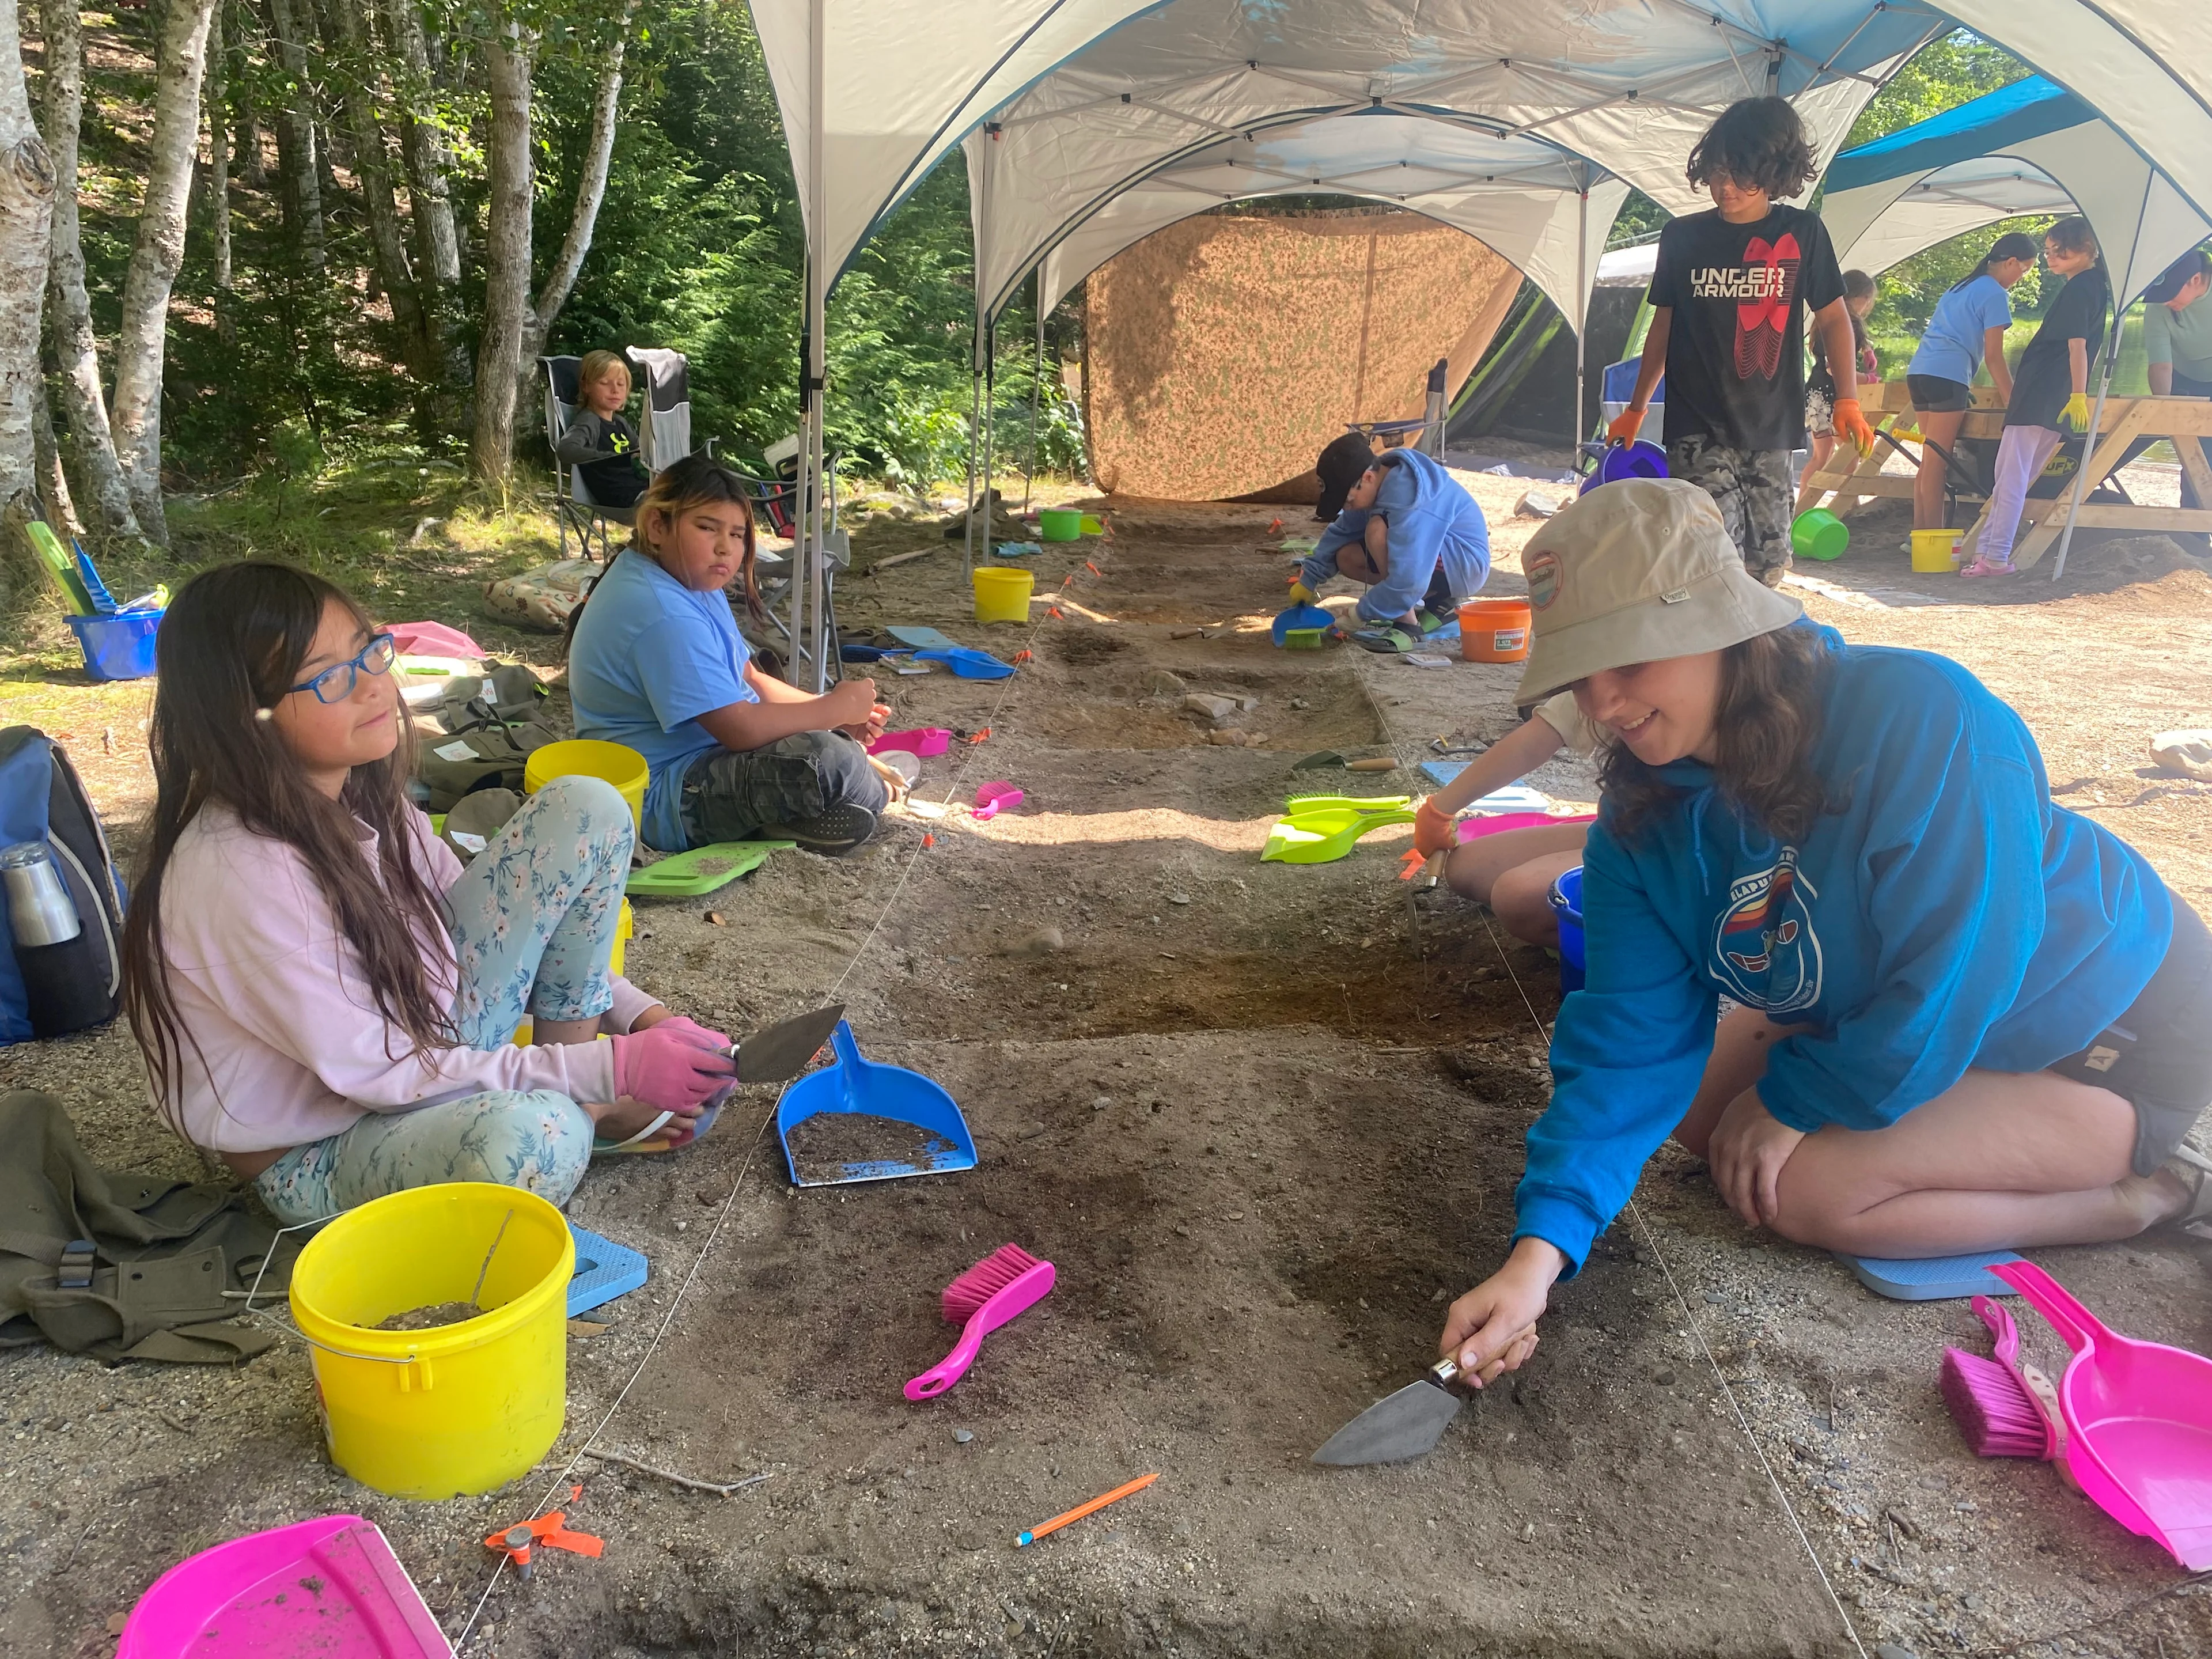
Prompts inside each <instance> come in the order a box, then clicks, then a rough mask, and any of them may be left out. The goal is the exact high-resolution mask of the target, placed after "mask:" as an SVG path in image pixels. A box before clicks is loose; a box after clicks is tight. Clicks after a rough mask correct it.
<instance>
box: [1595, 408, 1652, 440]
mask: <svg viewBox="0 0 2212 1659" xmlns="http://www.w3.org/2000/svg"><path fill="white" fill-rule="evenodd" d="M1643 430H1644V411H1643V410H1640V409H1624V410H1621V411H1620V414H1618V415H1616V416H1613V422H1612V424H1611V425H1609V426H1607V428H1606V429H1605V435H1606V436H1607V437H1608V438H1610V439H1611V440H1612V441H1613V442H1615V443H1617V444H1632V443H1634V442H1635V441H1636V435H1637V434H1638V433H1639V432H1641V431H1643Z"/></svg>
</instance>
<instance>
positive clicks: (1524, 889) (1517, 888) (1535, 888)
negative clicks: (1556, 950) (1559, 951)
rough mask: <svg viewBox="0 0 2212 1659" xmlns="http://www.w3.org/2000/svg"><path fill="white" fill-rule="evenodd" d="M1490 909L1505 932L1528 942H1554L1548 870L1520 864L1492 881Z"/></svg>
mask: <svg viewBox="0 0 2212 1659" xmlns="http://www.w3.org/2000/svg"><path fill="white" fill-rule="evenodd" d="M1490 908H1492V910H1493V911H1495V912H1496V913H1497V915H1498V921H1500V922H1501V923H1503V924H1504V927H1505V931H1506V932H1507V933H1510V934H1512V935H1513V937H1514V938H1516V939H1525V940H1527V941H1528V943H1529V944H1531V945H1557V944H1558V943H1559V916H1558V915H1557V914H1556V913H1555V912H1554V911H1553V908H1552V881H1551V873H1550V872H1549V871H1548V870H1547V869H1541V868H1539V867H1538V866H1534V865H1528V864H1519V865H1516V866H1513V868H1511V869H1510V870H1508V871H1506V872H1504V873H1503V874H1501V875H1500V876H1499V877H1498V879H1497V880H1496V881H1494V882H1493V883H1492V884H1491V889H1490Z"/></svg>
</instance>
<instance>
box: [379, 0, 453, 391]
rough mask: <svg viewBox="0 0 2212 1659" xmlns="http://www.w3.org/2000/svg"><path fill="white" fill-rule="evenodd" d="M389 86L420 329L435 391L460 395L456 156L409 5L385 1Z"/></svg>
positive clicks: (419, 19)
mask: <svg viewBox="0 0 2212 1659" xmlns="http://www.w3.org/2000/svg"><path fill="white" fill-rule="evenodd" d="M386 16H387V19H388V21H389V22H390V25H391V30H392V47H393V55H394V57H395V58H397V60H398V62H397V64H396V65H395V68H394V78H395V79H396V80H398V82H399V84H400V87H401V107H402V110H403V111H404V113H403V115H402V118H401V120H400V127H399V140H400V148H401V151H402V154H403V155H404V156H405V158H406V161H407V201H408V208H409V218H410V223H411V225H412V228H413V230H414V233H415V279H416V284H417V286H418V288H419V289H420V292H421V295H422V326H423V333H424V336H425V337H426V338H427V339H428V343H429V349H430V354H431V356H432V358H433V360H434V361H435V362H436V364H437V366H438V368H437V376H438V381H439V384H440V385H441V386H443V387H444V388H446V389H447V390H448V391H453V392H459V391H461V390H463V389H465V388H466V386H468V384H469V380H470V377H471V364H470V362H469V351H468V346H467V344H466V343H465V341H464V340H463V339H462V338H461V301H460V291H461V244H460V238H459V235H458V234H456V230H455V228H454V224H453V196H452V194H451V191H450V188H449V186H448V185H447V179H449V177H450V176H451V174H452V172H453V155H452V152H451V151H450V150H449V149H448V148H447V143H446V134H445V130H444V128H442V127H441V126H440V125H439V123H438V112H437V108H436V106H435V101H434V98H433V94H434V91H435V83H434V82H433V80H432V78H431V73H430V48H429V44H428V41H426V40H424V39H423V37H422V17H421V15H419V14H418V13H417V12H416V9H415V3H414V0H389V3H388V5H387V7H386Z"/></svg>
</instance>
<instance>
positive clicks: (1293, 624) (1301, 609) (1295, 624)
mask: <svg viewBox="0 0 2212 1659" xmlns="http://www.w3.org/2000/svg"><path fill="white" fill-rule="evenodd" d="M1335 626H1336V618H1335V617H1333V616H1331V615H1330V614H1329V613H1328V611H1324V610H1322V608H1321V607H1320V606H1319V605H1289V606H1286V607H1285V608H1284V609H1283V610H1280V611H1277V612H1276V613H1275V625H1274V627H1273V628H1272V629H1269V630H1268V631H1269V632H1270V633H1271V634H1273V635H1274V639H1275V643H1276V644H1277V645H1278V646H1279V645H1281V644H1282V642H1283V635H1285V634H1287V633H1289V632H1290V631H1291V629H1293V628H1334V627H1335Z"/></svg>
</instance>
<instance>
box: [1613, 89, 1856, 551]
mask: <svg viewBox="0 0 2212 1659" xmlns="http://www.w3.org/2000/svg"><path fill="white" fill-rule="evenodd" d="M1817 171H1818V169H1817V167H1815V166H1814V161H1813V151H1812V149H1811V147H1810V146H1809V145H1808V144H1807V143H1806V142H1805V128H1804V125H1803V124H1802V122H1800V121H1799V120H1798V118H1797V112H1796V110H1794V109H1792V108H1791V107H1790V105H1789V104H1788V103H1787V102H1786V101H1784V100H1782V99H1779V98H1747V99H1744V100H1742V101H1741V102H1739V103H1735V104H1732V105H1730V106H1729V107H1728V108H1727V109H1726V110H1724V111H1723V112H1722V114H1721V118H1720V119H1718V120H1717V121H1716V122H1714V123H1713V125H1711V127H1710V128H1708V129H1707V130H1706V132H1705V137H1702V138H1700V139H1699V141H1698V145H1697V148H1696V149H1692V151H1691V152H1690V164H1689V168H1688V173H1689V179H1690V183H1691V185H1692V186H1697V185H1702V186H1704V187H1705V189H1706V190H1708V191H1711V193H1712V198H1713V207H1712V210H1711V211H1710V212H1706V213H1692V214H1687V215H1685V216H1683V217H1681V218H1679V219H1674V220H1671V221H1669V222H1668V225H1667V227H1666V228H1665V229H1663V230H1662V231H1661V232H1660V233H1659V256H1658V264H1657V266H1656V269H1655V270H1653V272H1652V276H1651V306H1652V310H1653V313H1654V314H1653V316H1652V319H1651V331H1650V334H1649V335H1648V336H1646V337H1645V338H1644V361H1643V362H1642V364H1641V365H1640V366H1639V367H1638V370H1637V374H1636V393H1635V395H1634V396H1633V397H1632V398H1630V399H1629V403H1628V408H1627V410H1626V411H1625V412H1623V413H1622V414H1621V415H1620V417H1619V418H1618V419H1616V420H1615V421H1614V422H1613V424H1612V425H1611V426H1610V427H1609V428H1607V434H1608V435H1609V436H1611V437H1613V439H1615V440H1617V441H1620V442H1623V443H1632V442H1633V441H1635V439H1636V435H1637V434H1638V431H1640V430H1641V429H1642V428H1643V425H1644V410H1645V409H1646V408H1647V407H1648V406H1649V405H1650V401H1651V392H1652V389H1653V388H1654V387H1655V386H1657V385H1658V383H1659V377H1660V374H1662V372H1663V373H1664V374H1665V375H1666V377H1667V465H1668V470H1669V471H1671V472H1672V473H1673V474H1674V477H1678V478H1686V479H1688V480H1689V481H1690V482H1691V483H1694V484H1697V485H1699V486H1700V487H1701V488H1702V489H1705V492H1706V493H1707V494H1708V495H1711V497H1712V498H1713V500H1714V501H1716V502H1717V503H1718V504H1719V507H1720V509H1721V517H1722V519H1723V520H1724V521H1725V522H1726V523H1727V525H1728V527H1729V535H1730V536H1731V537H1732V538H1734V540H1735V544H1736V550H1737V551H1738V552H1740V553H1741V554H1742V555H1743V563H1744V568H1746V569H1747V570H1748V571H1750V572H1751V574H1753V575H1754V576H1756V577H1758V578H1759V580H1761V581H1763V582H1765V584H1766V585H1767V586H1770V587H1772V586H1777V585H1778V584H1779V583H1780V581H1781V580H1782V578H1783V577H1784V575H1785V574H1788V573H1789V569H1790V507H1791V501H1790V451H1791V450H1793V449H1796V447H1799V446H1800V445H1802V443H1803V442H1804V441H1805V315H1806V313H1807V312H1808V311H1809V312H1811V313H1813V316H1814V322H1815V324H1816V325H1818V326H1819V328H1820V338H1821V341H1822V343H1824V344H1825V345H1826V348H1827V360H1828V362H1831V363H1833V364H1837V365H1839V367H1838V368H1837V370H1836V397H1835V432H1836V435H1837V436H1838V437H1839V438H1848V439H1850V441H1851V442H1852V443H1854V444H1855V445H1857V447H1858V450H1859V453H1861V454H1862V455H1863V454H1865V453H1868V452H1869V451H1870V450H1871V449H1872V448H1873V447H1874V429H1873V428H1871V427H1869V425H1868V424H1867V419H1866V416H1865V415H1864V414H1863V412H1862V411H1861V410H1860V409H1859V399H1858V382H1857V375H1856V374H1855V372H1854V371H1855V368H1856V363H1857V349H1856V346H1855V343H1854V341H1853V338H1852V335H1851V322H1850V314H1849V313H1848V312H1846V311H1845V309H1844V274H1843V272H1842V271H1841V270H1838V269H1837V265H1836V250H1835V247H1834V246H1833V244H1832V243H1831V242H1830V241H1829V240H1828V231H1827V228H1826V226H1825V225H1823V224H1822V223H1821V222H1820V220H1819V219H1817V218H1815V217H1814V216H1813V215H1812V214H1809V213H1807V212H1806V211H1804V210H1802V208H1793V207H1782V206H1779V205H1778V204H1777V198H1778V197H1790V196H1795V195H1796V194H1797V193H1798V192H1799V191H1802V190H1803V189H1804V188H1805V186H1806V185H1808V184H1809V183H1810V182H1811V181H1812V179H1813V177H1814V173H1816V172H1817Z"/></svg>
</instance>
